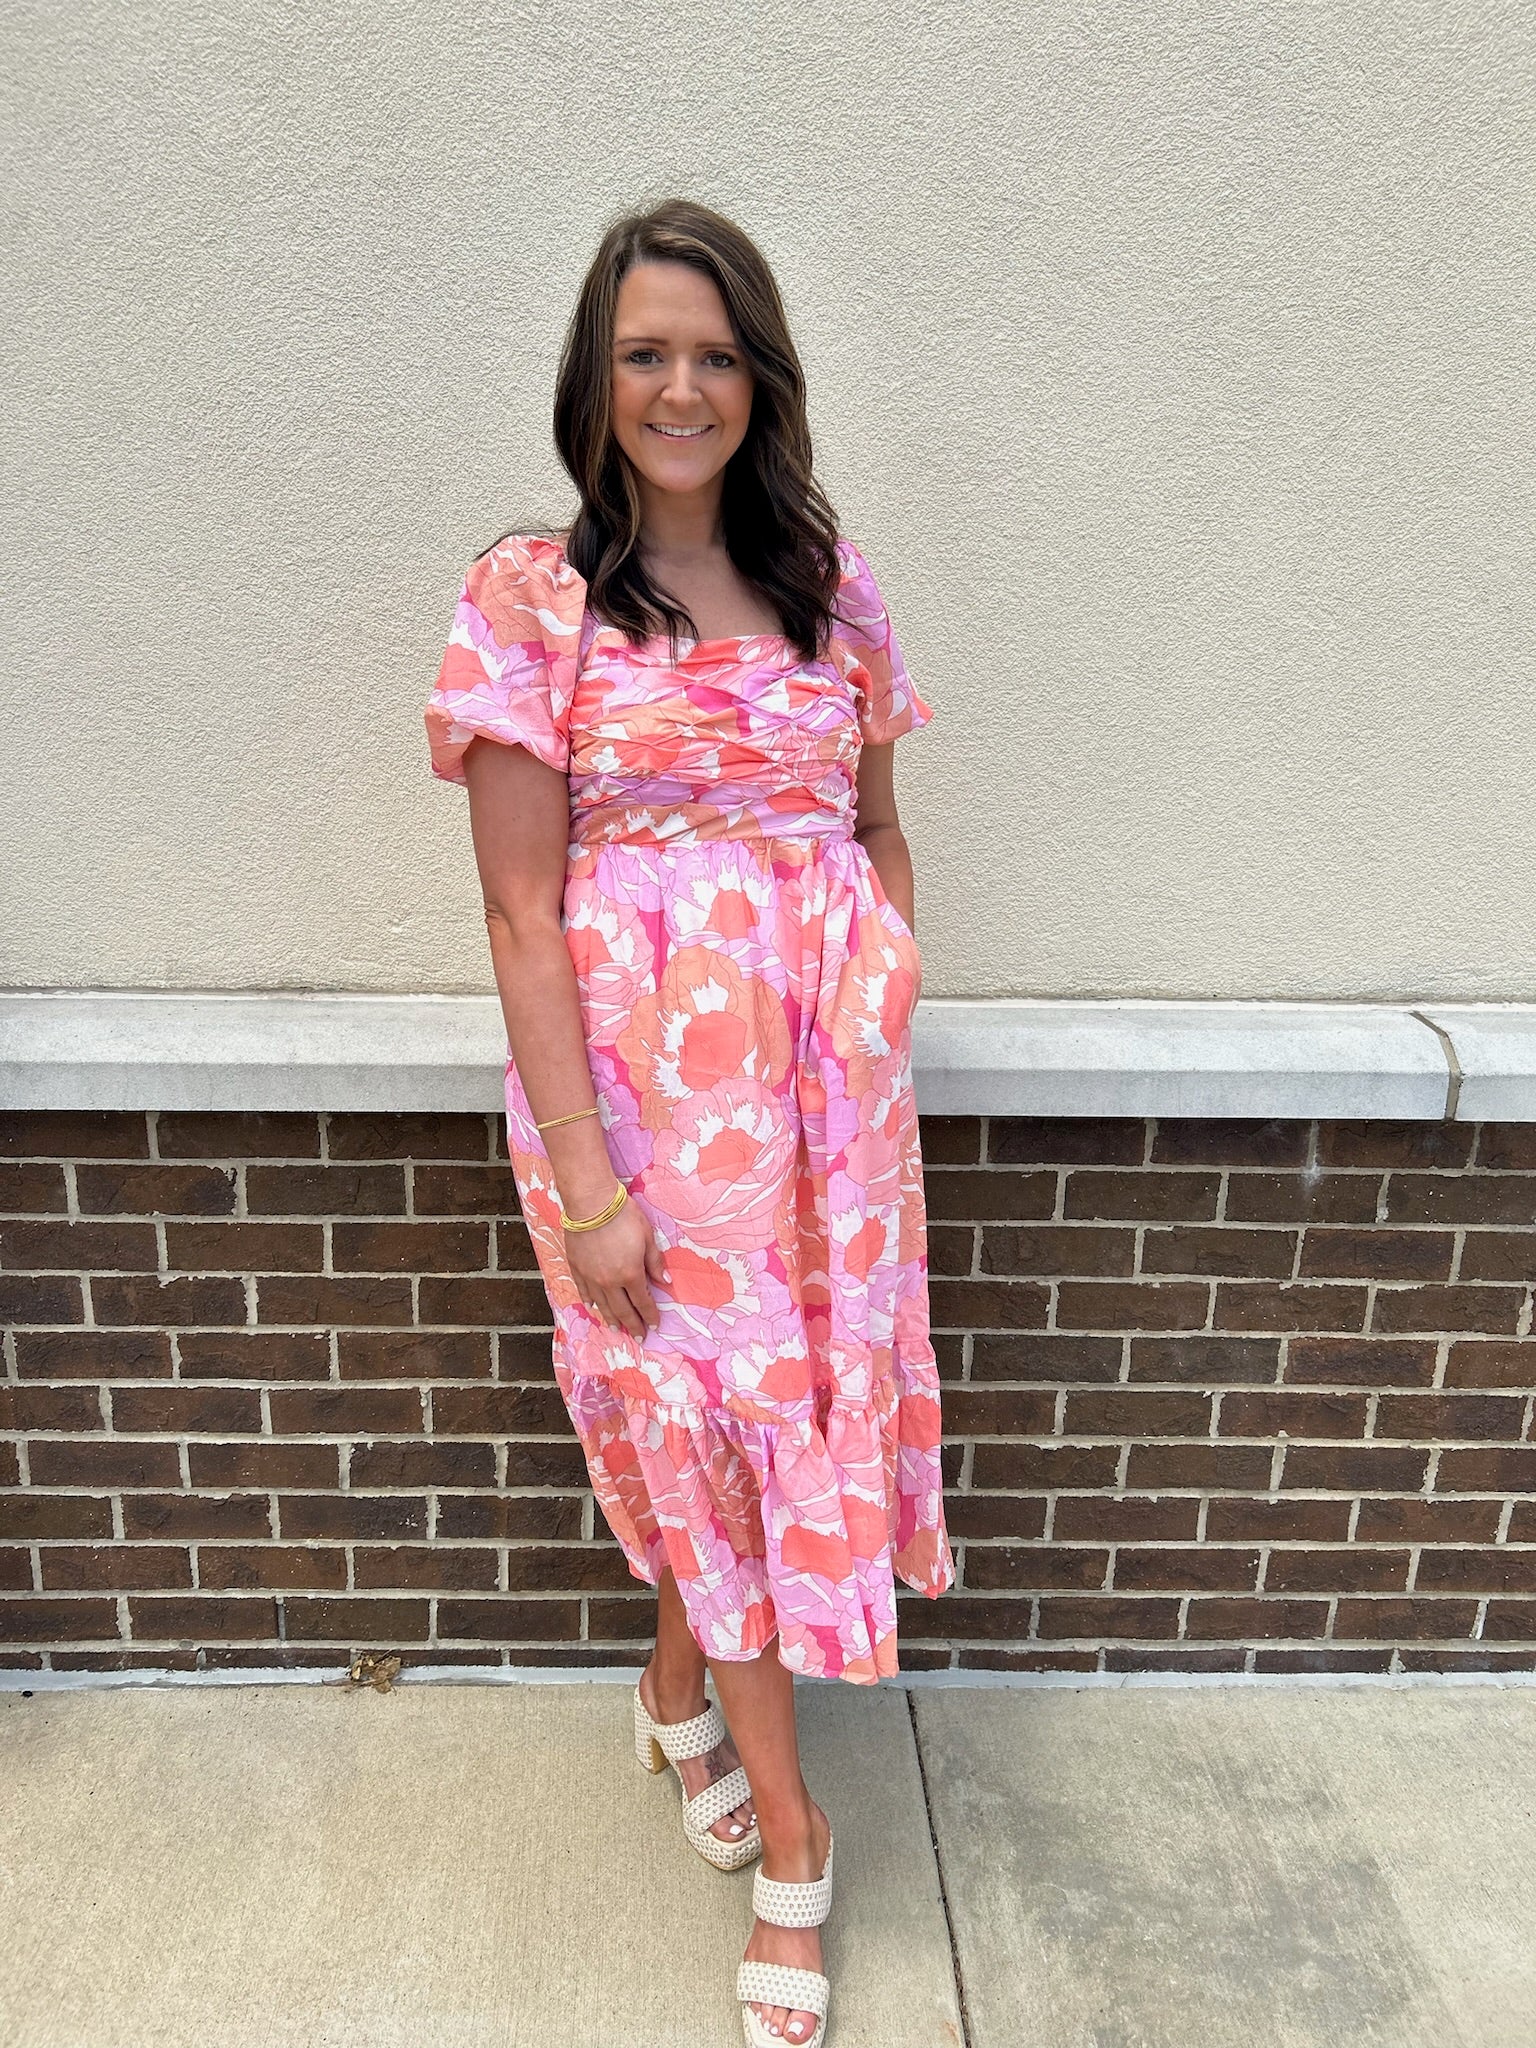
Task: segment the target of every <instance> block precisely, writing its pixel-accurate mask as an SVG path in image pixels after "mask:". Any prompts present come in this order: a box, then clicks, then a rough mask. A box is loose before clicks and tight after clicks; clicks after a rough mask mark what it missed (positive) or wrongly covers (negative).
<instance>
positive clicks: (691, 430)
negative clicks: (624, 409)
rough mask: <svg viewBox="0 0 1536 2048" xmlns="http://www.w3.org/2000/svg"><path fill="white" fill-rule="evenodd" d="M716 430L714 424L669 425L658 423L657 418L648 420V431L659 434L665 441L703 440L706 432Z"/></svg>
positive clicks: (709, 432) (685, 441)
mask: <svg viewBox="0 0 1536 2048" xmlns="http://www.w3.org/2000/svg"><path fill="white" fill-rule="evenodd" d="M714 431H715V430H714V428H713V427H712V426H707V427H668V426H660V425H658V424H657V422H656V421H655V420H647V421H646V432H647V433H649V434H658V435H659V436H660V437H661V439H662V440H663V441H681V442H683V443H684V444H686V443H687V442H689V441H702V440H703V438H704V436H705V435H706V434H712V433H713V432H714Z"/></svg>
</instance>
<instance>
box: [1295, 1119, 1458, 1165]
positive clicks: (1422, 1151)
mask: <svg viewBox="0 0 1536 2048" xmlns="http://www.w3.org/2000/svg"><path fill="white" fill-rule="evenodd" d="M1473 1135H1474V1128H1473V1126H1472V1125H1470V1124H1452V1123H1408V1122H1395V1123H1388V1122H1360V1123H1353V1122H1351V1123H1326V1122H1325V1123H1320V1124H1319V1125H1318V1127H1317V1157H1318V1163H1319V1165H1322V1166H1384V1167H1412V1166H1418V1167H1454V1166H1465V1165H1466V1164H1467V1163H1468V1161H1469V1160H1470V1159H1471V1157H1472V1139H1473Z"/></svg>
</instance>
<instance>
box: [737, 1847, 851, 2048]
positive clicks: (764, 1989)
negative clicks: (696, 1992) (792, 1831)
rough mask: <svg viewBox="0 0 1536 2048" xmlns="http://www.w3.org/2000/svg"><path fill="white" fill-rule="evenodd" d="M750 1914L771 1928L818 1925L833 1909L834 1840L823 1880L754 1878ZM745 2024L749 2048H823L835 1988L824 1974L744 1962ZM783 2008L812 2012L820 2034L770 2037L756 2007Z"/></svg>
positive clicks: (740, 1987) (740, 1984)
mask: <svg viewBox="0 0 1536 2048" xmlns="http://www.w3.org/2000/svg"><path fill="white" fill-rule="evenodd" d="M752 1910H753V1912H754V1913H755V1914H756V1915H757V1917H758V1919H759V1920H766V1921H768V1923H769V1924H770V1926H773V1927H819V1926H820V1925H821V1923H822V1922H823V1920H825V1919H826V1917H827V1915H828V1914H829V1913H830V1912H831V1910H832V1837H831V1836H830V1835H828V1837H827V1860H826V1862H825V1863H824V1864H823V1866H822V1871H821V1875H820V1877H815V1878H812V1879H811V1881H810V1883H809V1884H781V1883H780V1881H779V1880H778V1879H777V1878H774V1877H764V1875H763V1873H762V1872H761V1871H760V1870H758V1871H754V1872H753V1875H752ZM736 1996H737V1997H738V1998H739V1999H740V2000H741V2024H742V2030H743V2031H744V2033H745V2034H746V2037H747V2040H748V2042H749V2043H750V2048H822V2043H823V2042H824V2041H825V2040H826V2038H827V2007H828V2005H829V2004H830V2003H831V1997H832V1986H831V1983H830V1982H829V1981H828V1979H827V1978H826V1977H824V1976H823V1975H822V1973H821V1972H820V1970H796V1969H794V1968H792V1967H791V1965H790V1964H788V1963H748V1962H743V1963H742V1965H741V1967H740V1969H739V1970H738V1971H737V1972H736ZM754 2004H755V2005H782V2006H784V2007H785V2008H786V2009H787V2010H788V2011H790V2012H813V2013H815V2015H816V2031H815V2033H814V2034H812V2035H811V2036H810V2037H809V2039H808V2040H805V2041H795V2042H786V2041H785V2039H784V2037H783V2036H782V2035H781V2034H770V2033H769V2031H768V2029H767V2027H766V2026H765V2025H764V2024H763V2021H762V2018H761V2016H760V2015H759V2014H758V2013H755V2012H754V2011H753V2010H752V2007H753V2005H754Z"/></svg>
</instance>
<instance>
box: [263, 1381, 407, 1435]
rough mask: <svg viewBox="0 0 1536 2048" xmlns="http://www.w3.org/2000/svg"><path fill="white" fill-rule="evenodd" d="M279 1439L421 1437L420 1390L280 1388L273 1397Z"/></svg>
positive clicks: (400, 1388) (273, 1409)
mask: <svg viewBox="0 0 1536 2048" xmlns="http://www.w3.org/2000/svg"><path fill="white" fill-rule="evenodd" d="M269 1406H270V1408H271V1412H272V1434H273V1435H274V1436H370V1435H378V1436H420V1435H421V1432H422V1427H423V1422H422V1413H421V1395H420V1394H419V1393H418V1392H417V1390H416V1389H415V1388H414V1387H368V1386H350V1387H277V1388H274V1389H273V1392H272V1394H271V1396H270V1397H269Z"/></svg>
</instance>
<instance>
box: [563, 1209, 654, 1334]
mask: <svg viewBox="0 0 1536 2048" xmlns="http://www.w3.org/2000/svg"><path fill="white" fill-rule="evenodd" d="M564 1238H565V1257H566V1264H567V1265H568V1266H569V1267H570V1271H571V1278H572V1279H573V1280H574V1281H575V1283H576V1292H577V1293H578V1294H579V1295H580V1296H581V1298H582V1300H583V1301H584V1302H586V1303H587V1305H588V1307H589V1308H591V1309H592V1310H593V1311H594V1313H595V1314H596V1315H597V1316H598V1317H599V1318H600V1319H601V1320H602V1321H603V1322H605V1323H612V1324H614V1325H616V1326H617V1327H618V1328H619V1329H621V1330H627V1331H628V1332H629V1334H630V1335H631V1336H632V1337H637V1338H639V1339H640V1340H641V1341H642V1342H643V1341H644V1339H645V1334H646V1331H647V1330H654V1329H655V1328H656V1326H657V1324H658V1323H659V1322H660V1321H661V1311H660V1309H658V1308H657V1306H656V1302H655V1298H654V1296H653V1295H652V1293H651V1284H650V1283H651V1282H652V1281H655V1282H656V1283H657V1284H658V1285H661V1286H665V1284H666V1278H667V1271H666V1254H665V1253H664V1252H663V1250H662V1248H661V1245H660V1243H659V1242H658V1241H657V1237H656V1233H655V1231H654V1230H653V1229H652V1228H651V1225H650V1222H649V1220H648V1219H647V1217H646V1214H645V1211H644V1210H643V1209H642V1208H641V1207H640V1205H639V1203H638V1202H637V1201H635V1200H634V1198H633V1197H631V1198H630V1200H629V1201H627V1202H626V1203H625V1204H624V1206H623V1207H622V1208H621V1209H620V1211H619V1213H618V1215H617V1216H612V1217H610V1218H609V1220H608V1221H607V1222H606V1223H603V1224H599V1226H598V1228H597V1229H596V1230H567V1231H566V1232H565V1233H564Z"/></svg>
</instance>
